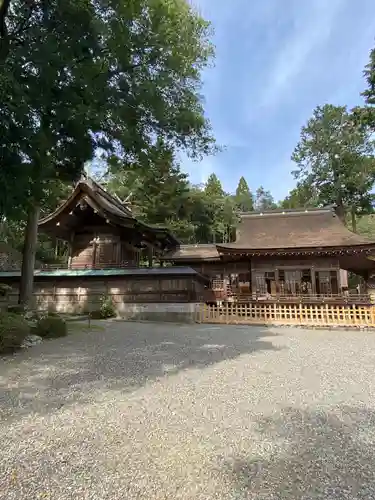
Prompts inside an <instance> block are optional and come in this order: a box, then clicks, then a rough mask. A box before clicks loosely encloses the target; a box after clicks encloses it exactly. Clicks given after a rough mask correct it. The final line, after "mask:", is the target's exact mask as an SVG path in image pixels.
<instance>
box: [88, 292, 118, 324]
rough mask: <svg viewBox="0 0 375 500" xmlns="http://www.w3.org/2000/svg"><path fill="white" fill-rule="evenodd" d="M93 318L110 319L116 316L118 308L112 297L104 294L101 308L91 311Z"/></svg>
mask: <svg viewBox="0 0 375 500" xmlns="http://www.w3.org/2000/svg"><path fill="white" fill-rule="evenodd" d="M90 316H91V318H92V319H108V318H114V317H115V316H116V308H115V305H114V303H113V301H112V299H111V297H106V296H103V297H102V298H101V300H100V309H97V310H95V311H91V312H90Z"/></svg>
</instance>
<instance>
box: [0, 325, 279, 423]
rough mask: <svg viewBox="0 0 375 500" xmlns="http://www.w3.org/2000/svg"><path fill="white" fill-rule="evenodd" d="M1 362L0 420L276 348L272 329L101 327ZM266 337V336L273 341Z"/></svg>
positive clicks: (31, 349) (39, 346) (154, 326)
mask: <svg viewBox="0 0 375 500" xmlns="http://www.w3.org/2000/svg"><path fill="white" fill-rule="evenodd" d="M102 325H103V326H105V328H103V329H102V330H99V331H98V330H91V331H87V332H82V331H77V332H73V333H72V334H71V335H69V336H68V337H66V338H63V339H55V340H49V341H46V342H44V343H42V344H39V345H37V346H34V347H32V348H30V349H28V350H27V351H23V352H19V353H17V354H15V355H14V356H13V357H12V358H8V359H5V358H3V359H0V420H1V417H2V418H12V416H17V415H18V414H20V413H30V412H37V413H48V412H50V411H54V410H58V409H60V408H62V407H63V406H65V405H69V404H74V403H75V402H77V401H79V402H81V403H84V402H90V401H92V400H93V399H95V398H97V396H98V391H106V390H123V391H125V392H127V391H132V390H134V389H136V388H138V387H140V386H142V385H144V384H145V383H146V382H147V381H149V380H153V379H156V378H158V377H162V376H164V375H166V374H175V373H178V372H179V371H181V370H187V369H191V368H204V367H206V366H209V365H212V364H214V363H219V362H221V361H224V360H228V359H232V358H236V357H237V356H240V355H241V354H250V353H253V352H256V351H261V350H269V349H277V347H275V346H274V345H273V344H272V341H271V339H270V337H272V336H274V335H275V334H273V333H272V332H271V330H269V329H267V327H249V326H246V325H245V326H244V325H239V326H233V325H231V326H226V325H225V326H215V325H171V324H159V323H158V324H156V323H126V322H108V323H102ZM263 337H268V338H267V339H265V338H263Z"/></svg>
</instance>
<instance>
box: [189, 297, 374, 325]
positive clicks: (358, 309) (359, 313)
mask: <svg viewBox="0 0 375 500" xmlns="http://www.w3.org/2000/svg"><path fill="white" fill-rule="evenodd" d="M196 320H197V322H198V323H224V324H241V323H243V324H276V325H277V324H283V325H309V326H332V325H335V326H340V325H341V326H349V327H365V326H367V327H375V306H372V305H360V306H357V305H343V306H339V305H336V304H324V305H323V304H319V305H312V304H308V305H307V304H277V303H274V304H260V303H259V304H246V305H243V304H242V305H241V304H225V305H224V306H222V307H220V306H209V305H206V304H201V305H200V306H199V308H198V309H197V315H196Z"/></svg>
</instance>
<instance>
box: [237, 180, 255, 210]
mask: <svg viewBox="0 0 375 500" xmlns="http://www.w3.org/2000/svg"><path fill="white" fill-rule="evenodd" d="M234 201H235V204H236V206H237V208H238V210H240V211H241V212H251V211H253V210H254V199H253V195H252V194H251V191H250V189H249V186H248V184H247V182H246V179H245V177H241V178H240V180H239V182H238V186H237V189H236V194H235V196H234Z"/></svg>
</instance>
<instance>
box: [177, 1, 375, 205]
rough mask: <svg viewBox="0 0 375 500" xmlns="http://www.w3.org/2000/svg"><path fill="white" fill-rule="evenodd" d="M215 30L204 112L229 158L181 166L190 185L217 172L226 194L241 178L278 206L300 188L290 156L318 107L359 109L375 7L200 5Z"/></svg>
mask: <svg viewBox="0 0 375 500" xmlns="http://www.w3.org/2000/svg"><path fill="white" fill-rule="evenodd" d="M193 3H194V4H195V5H197V7H198V8H199V10H200V12H201V13H202V15H203V16H204V17H205V18H206V19H208V20H210V21H211V22H212V26H213V28H214V30H215V34H214V37H213V42H214V44H215V45H216V60H215V66H214V67H213V68H210V69H208V70H206V71H205V73H204V75H203V82H204V84H203V92H202V93H203V95H204V96H205V109H206V112H207V115H208V117H209V119H210V120H211V123H212V125H213V129H214V134H215V137H216V138H217V140H218V142H219V143H220V144H222V145H224V146H225V150H224V152H222V153H219V154H218V155H216V156H215V157H208V158H205V159H204V160H203V161H202V162H201V163H192V162H190V161H189V160H187V159H183V160H182V168H183V169H184V170H186V171H188V172H189V173H190V178H191V180H192V181H193V182H195V183H199V182H204V181H205V180H206V179H207V176H208V175H209V174H210V173H211V172H215V173H216V174H217V175H218V176H219V178H220V179H221V181H222V183H223V186H224V188H225V189H226V190H227V191H234V190H235V188H236V185H237V182H238V179H239V178H240V177H241V175H244V177H245V178H246V180H247V181H248V183H249V185H250V188H251V189H253V190H254V191H255V189H256V188H257V187H259V186H260V185H263V186H264V187H265V188H266V189H269V190H271V192H272V193H273V195H274V197H275V198H276V199H281V198H283V197H284V196H285V195H286V194H287V193H288V191H289V190H290V189H291V188H292V187H293V185H294V180H293V177H292V175H291V174H290V172H291V170H293V163H292V162H291V161H290V156H291V153H292V151H293V149H294V147H295V145H296V144H297V142H298V138H299V133H300V130H301V126H302V125H303V124H304V123H305V122H306V121H307V120H308V118H309V117H310V115H311V114H312V111H313V109H314V108H315V107H316V106H317V105H323V104H325V103H332V104H338V105H345V104H347V105H348V106H349V107H352V106H354V105H356V104H358V103H360V102H362V101H361V97H360V95H359V94H360V92H361V91H362V90H364V88H365V82H364V79H363V76H362V71H363V69H364V66H365V64H367V62H368V59H369V51H370V49H371V48H372V47H373V46H375V41H374V38H375V1H374V0H230V1H226V0H194V2H193Z"/></svg>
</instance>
